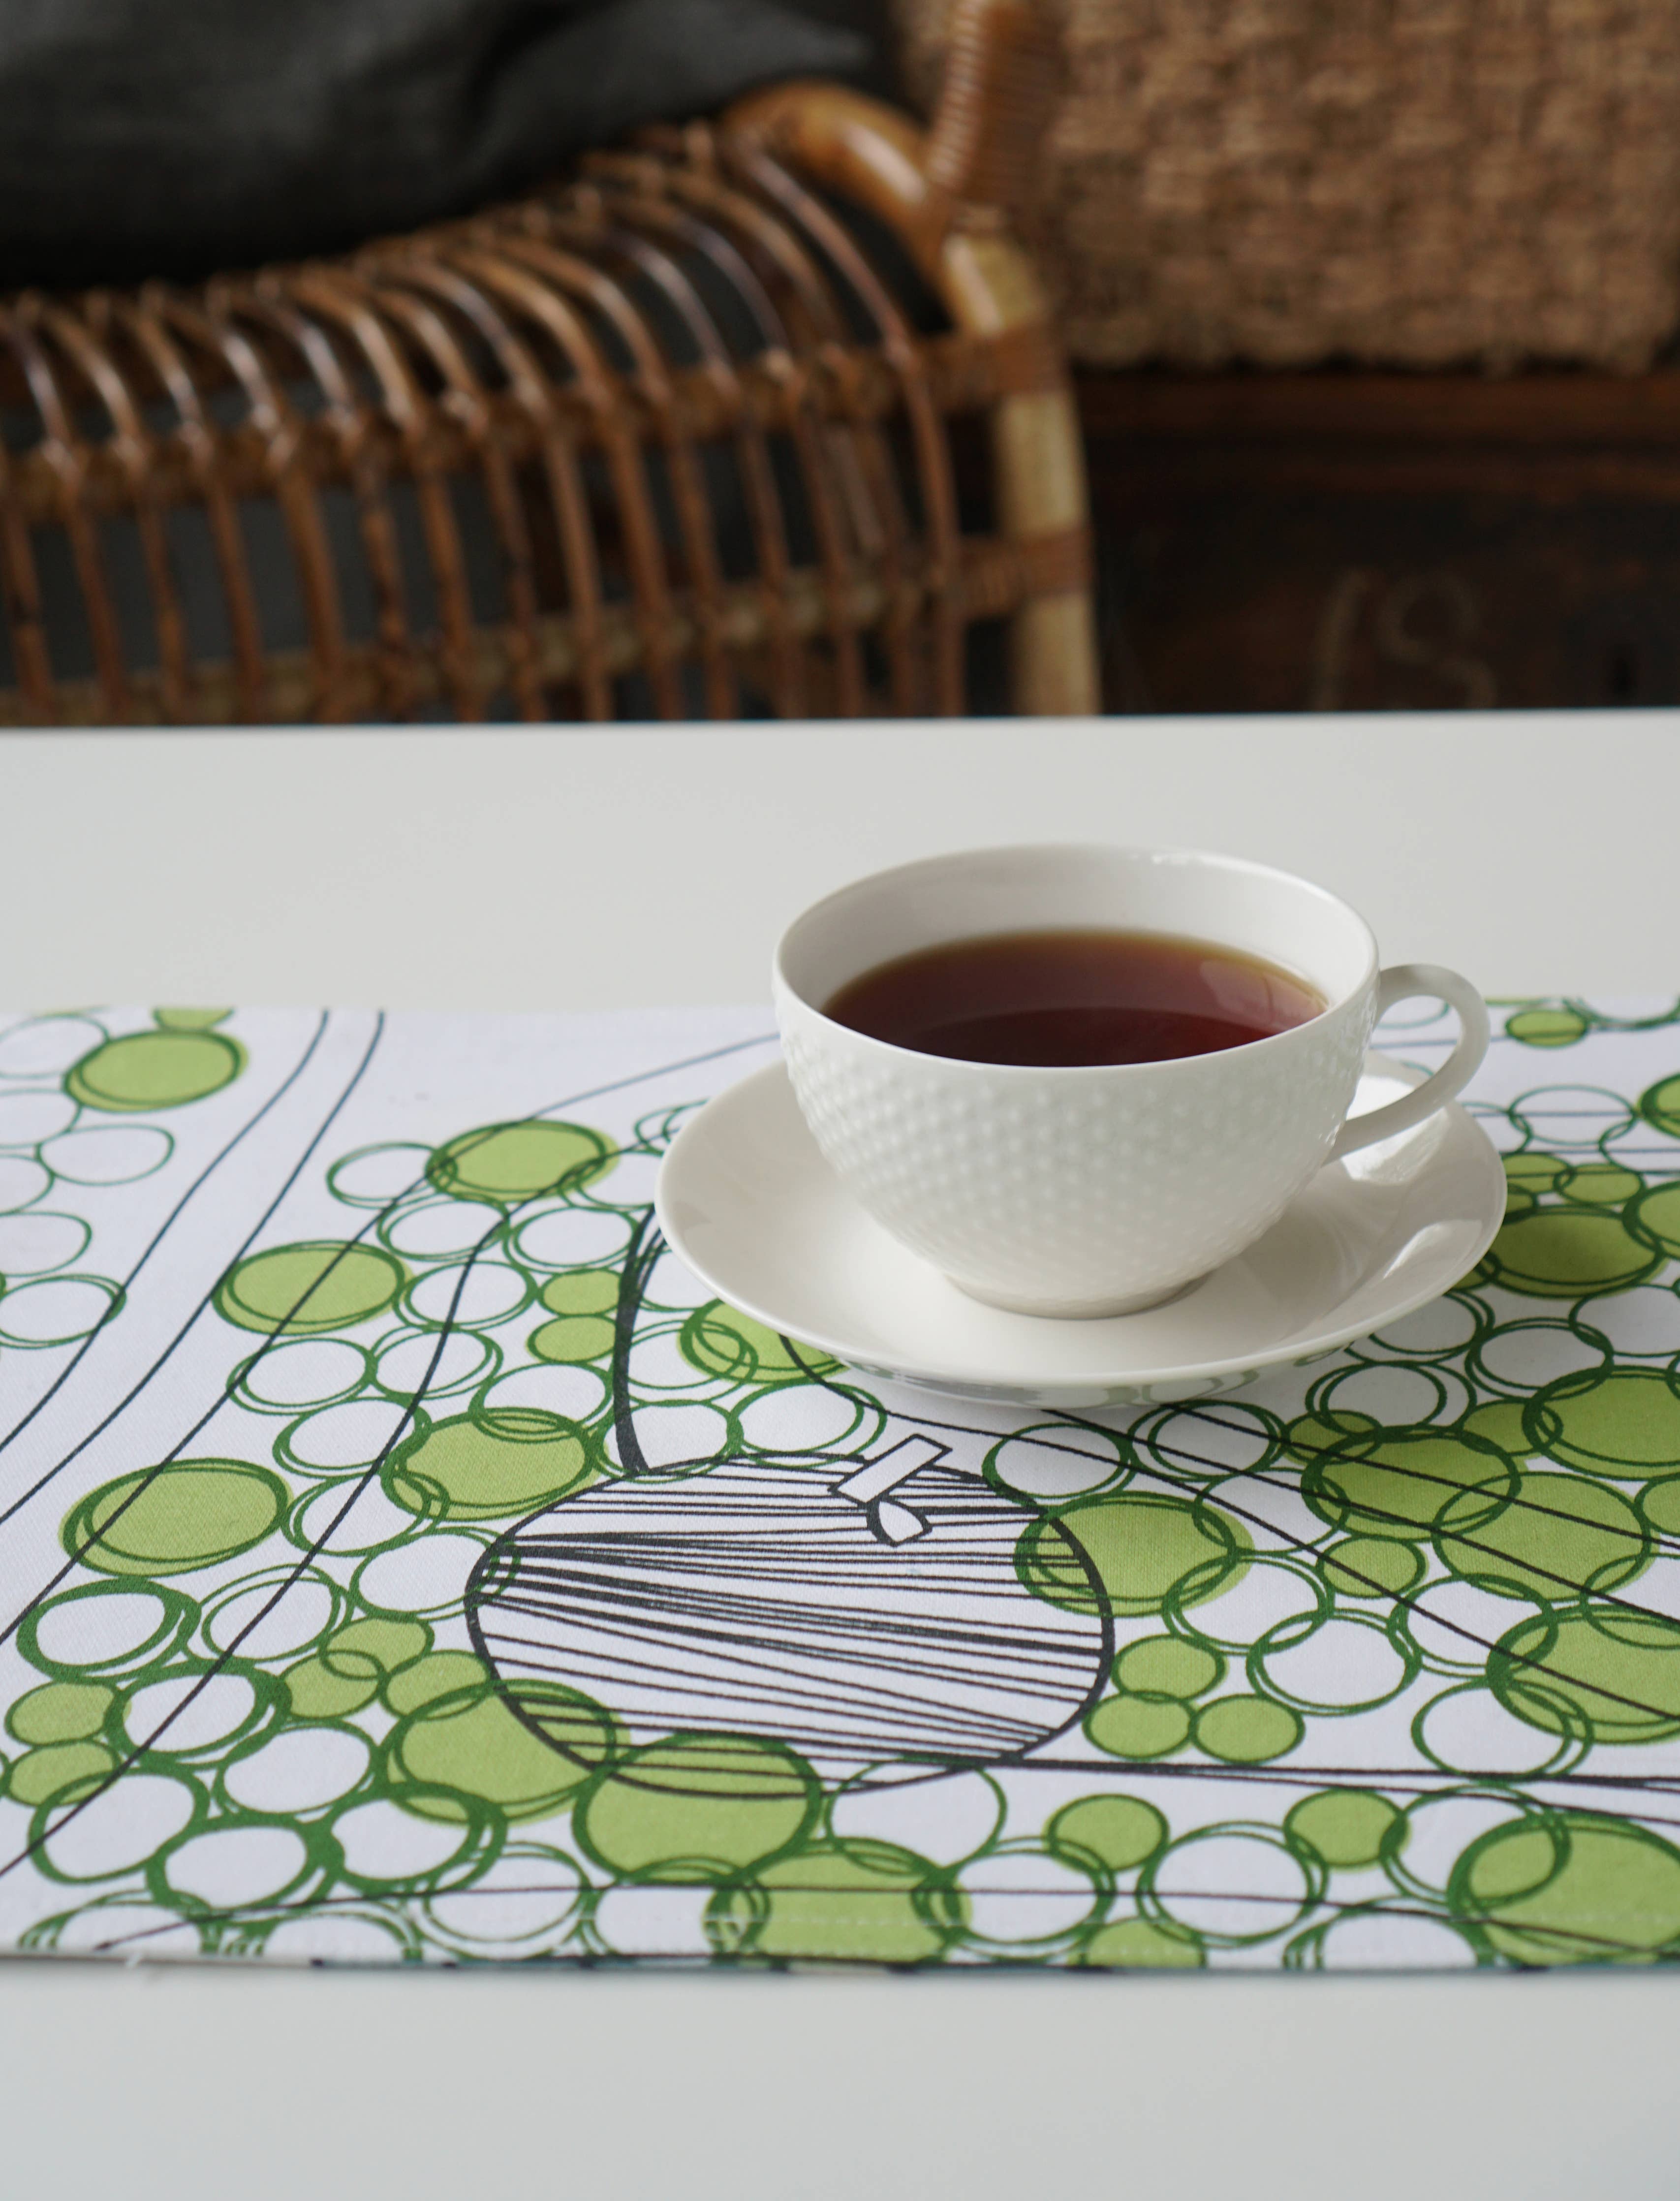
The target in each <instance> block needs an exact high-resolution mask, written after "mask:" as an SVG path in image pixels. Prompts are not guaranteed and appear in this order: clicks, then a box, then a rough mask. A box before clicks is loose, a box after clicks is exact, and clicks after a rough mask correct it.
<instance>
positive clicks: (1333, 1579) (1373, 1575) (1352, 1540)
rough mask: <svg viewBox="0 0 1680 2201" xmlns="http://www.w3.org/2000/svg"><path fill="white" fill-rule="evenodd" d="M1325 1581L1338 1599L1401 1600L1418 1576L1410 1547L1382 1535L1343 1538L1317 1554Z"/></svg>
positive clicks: (1419, 1562)
mask: <svg viewBox="0 0 1680 2201" xmlns="http://www.w3.org/2000/svg"><path fill="white" fill-rule="evenodd" d="M1319 1565H1320V1568H1321V1569H1322V1570H1323V1573H1324V1578H1325V1580H1326V1582H1328V1583H1329V1584H1330V1587H1331V1588H1332V1589H1333V1590H1334V1591H1335V1592H1336V1593H1337V1594H1338V1596H1339V1597H1403V1596H1404V1595H1405V1594H1406V1593H1407V1591H1408V1590H1409V1589H1410V1588H1412V1586H1413V1585H1414V1583H1415V1582H1417V1581H1418V1580H1419V1579H1420V1577H1421V1576H1422V1574H1423V1570H1424V1559H1423V1554H1422V1552H1420V1551H1419V1550H1418V1548H1417V1547H1416V1546H1415V1545H1414V1544H1410V1543H1401V1542H1399V1541H1397V1540H1394V1539H1390V1538H1385V1537H1382V1536H1347V1537H1344V1538H1343V1541H1341V1542H1340V1543H1339V1544H1331V1545H1328V1546H1326V1548H1325V1550H1324V1551H1322V1552H1320V1554H1319Z"/></svg>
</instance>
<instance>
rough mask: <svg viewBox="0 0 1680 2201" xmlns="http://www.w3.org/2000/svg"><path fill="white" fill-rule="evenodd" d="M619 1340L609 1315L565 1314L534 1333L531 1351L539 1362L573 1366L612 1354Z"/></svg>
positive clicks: (543, 1325) (531, 1337) (531, 1336)
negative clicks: (545, 1361)
mask: <svg viewBox="0 0 1680 2201" xmlns="http://www.w3.org/2000/svg"><path fill="white" fill-rule="evenodd" d="M617 1337H618V1330H617V1327H616V1325H615V1324H614V1323H613V1321H612V1317H611V1316H610V1315H604V1314H563V1315H559V1316H557V1317H556V1318H555V1319H554V1320H553V1322H545V1323H544V1324H542V1326H541V1329H534V1330H533V1331H532V1332H531V1335H530V1348H531V1351H532V1352H533V1353H535V1354H536V1357H537V1359H539V1360H547V1361H548V1362H549V1363H550V1364H551V1365H555V1366H559V1367H571V1366H576V1365H578V1364H579V1363H581V1362H582V1361H585V1360H599V1359H601V1358H602V1357H603V1356H604V1355H605V1354H606V1353H611V1352H612V1347H613V1344H614V1342H615V1341H616V1339H617Z"/></svg>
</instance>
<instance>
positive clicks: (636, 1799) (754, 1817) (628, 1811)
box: [575, 1734, 820, 1881]
mask: <svg viewBox="0 0 1680 2201" xmlns="http://www.w3.org/2000/svg"><path fill="white" fill-rule="evenodd" d="M819 1800H820V1793H819V1791H818V1788H817V1781H816V1776H815V1775H813V1774H812V1773H811V1770H810V1769H809V1767H807V1766H806V1765H805V1764H803V1762H802V1761H801V1760H800V1759H799V1758H795V1757H794V1755H793V1752H791V1751H788V1750H784V1749H782V1748H781V1746H780V1745H779V1744H776V1743H771V1742H765V1741H762V1740H758V1739H757V1738H756V1737H753V1736H751V1735H724V1734H718V1735H709V1734H706V1735H701V1734H694V1735H672V1736H670V1738H668V1739H667V1740H664V1741H661V1742H653V1743H648V1744H647V1745H646V1746H644V1747H643V1748H641V1749H640V1750H636V1751H632V1752H629V1754H628V1755H627V1756H626V1757H624V1758H622V1759H621V1760H620V1761H619V1762H618V1764H617V1765H615V1766H614V1767H613V1768H612V1770H611V1771H610V1772H607V1773H606V1774H604V1775H601V1776H600V1778H598V1779H597V1780H596V1781H594V1783H593V1784H592V1785H591V1787H590V1788H589V1790H588V1793H587V1795H586V1796H585V1797H584V1799H583V1800H582V1803H581V1804H580V1805H579V1806H578V1808H577V1812H576V1814H575V1821H576V1824H577V1831H578V1834H579V1838H580V1840H582V1843H583V1845H584V1846H585V1848H586V1849H587V1850H588V1852H589V1854H590V1855H591V1857H593V1858H594V1859H595V1861H596V1863H597V1864H604V1865H606V1866H607V1867H608V1868H609V1869H611V1870H612V1871H614V1872H621V1873H635V1874H639V1875H642V1876H643V1877H645V1878H649V1879H657V1878H660V1877H665V1878H671V1879H676V1880H689V1881H692V1880H705V1879H711V1878H714V1877H718V1876H721V1875H724V1874H727V1873H730V1872H735V1871H740V1870H743V1869H745V1868H746V1867H747V1866H749V1865H755V1864H759V1863H760V1862H761V1861H763V1860H766V1859H768V1858H772V1857H774V1856H776V1854H777V1853H778V1852H781V1851H782V1850H785V1849H787V1848H788V1847H789V1846H790V1845H791V1844H793V1842H795V1841H797V1840H799V1836H800V1835H801V1834H805V1833H806V1832H807V1831H808V1829H809V1828H810V1826H811V1822H812V1820H813V1819H814V1817H815V1816H816V1812H817V1805H818V1802H819Z"/></svg>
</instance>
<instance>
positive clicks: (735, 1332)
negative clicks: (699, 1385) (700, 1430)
mask: <svg viewBox="0 0 1680 2201" xmlns="http://www.w3.org/2000/svg"><path fill="white" fill-rule="evenodd" d="M677 1343H678V1346H679V1347H680V1349H681V1351H682V1357H683V1359H685V1360H686V1361H687V1362H688V1365H689V1366H690V1367H691V1368H695V1369H698V1370H700V1374H701V1375H702V1376H729V1377H731V1378H733V1379H734V1380H735V1382H742V1383H781V1382H787V1381H788V1380H789V1379H790V1378H796V1377H799V1376H805V1374H806V1373H808V1372H811V1373H818V1374H820V1373H823V1372H826V1371H827V1370H829V1369H832V1368H837V1367H838V1366H839V1365H840V1364H839V1362H838V1361H836V1360H834V1359H831V1358H830V1357H829V1355H828V1353H819V1352H817V1349H816V1348H815V1347H813V1346H804V1345H802V1346H799V1347H798V1350H797V1357H796V1353H795V1348H794V1347H793V1345H791V1344H790V1343H789V1342H788V1341H787V1339H786V1338H784V1337H781V1336H779V1335H777V1333H776V1331H775V1330H773V1329H770V1327H769V1325H768V1324H764V1323H762V1322H759V1321H757V1320H756V1319H755V1318H753V1317H752V1315H750V1314H742V1313H741V1312H740V1309H739V1308H737V1307H732V1306H729V1302H728V1301H727V1300H709V1301H708V1302H707V1304H706V1305H705V1306H701V1307H696V1308H695V1310H694V1312H693V1314H691V1315H690V1316H689V1317H688V1320H687V1321H686V1322H685V1323H684V1324H683V1325H682V1334H681V1335H680V1336H679V1338H678V1340H677ZM801 1362H803V1363H804V1365H803V1366H802V1365H800V1364H801Z"/></svg>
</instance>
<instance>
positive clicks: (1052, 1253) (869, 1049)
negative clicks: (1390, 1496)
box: [773, 847, 1488, 1316]
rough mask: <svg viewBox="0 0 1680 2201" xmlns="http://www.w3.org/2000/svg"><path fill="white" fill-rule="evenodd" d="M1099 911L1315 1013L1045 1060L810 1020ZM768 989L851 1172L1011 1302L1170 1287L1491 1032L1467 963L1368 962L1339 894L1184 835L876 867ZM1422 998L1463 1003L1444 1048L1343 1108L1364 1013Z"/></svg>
mask: <svg viewBox="0 0 1680 2201" xmlns="http://www.w3.org/2000/svg"><path fill="white" fill-rule="evenodd" d="M1092 928H1112V929H1115V930H1126V931H1138V932H1159V933H1166V934H1172V935H1177V936H1180V937H1188V938H1191V939H1194V940H1202V941H1209V942H1214V943H1215V944H1216V945H1219V946H1222V947H1228V948H1232V949H1234V950H1236V951H1238V953H1239V954H1245V955H1249V956H1256V957H1259V958H1261V959H1263V960H1265V961H1267V962H1269V963H1272V964H1275V965H1278V966H1281V968H1282V969H1284V970H1285V971H1288V972H1290V973H1291V975H1293V976H1295V977H1299V978H1302V979H1305V980H1306V981H1307V983H1308V984H1309V985H1310V986H1311V987H1312V988H1313V989H1314V991H1315V992H1316V993H1317V994H1318V995H1320V997H1321V998H1322V999H1323V1001H1324V1002H1325V1005H1326V1006H1325V1007H1324V1010H1323V1012H1321V1013H1320V1015H1318V1016H1315V1017H1313V1018H1310V1019H1309V1020H1308V1022H1307V1023H1305V1024H1298V1025H1297V1026H1295V1027H1294V1028H1293V1029H1292V1030H1287V1031H1280V1032H1278V1033H1275V1034H1273V1035H1272V1036H1269V1037H1267V1038H1264V1039H1259V1040H1256V1041H1253V1042H1250V1043H1248V1044H1247V1045H1244V1046H1238V1047H1232V1048H1226V1049H1224V1050H1222V1051H1220V1052H1219V1053H1215V1054H1195V1055H1186V1056H1183V1057H1180V1058H1178V1059H1174V1060H1170V1061H1164V1062H1137V1063H1120V1064H1095V1065H1080V1066H1075V1067H1073V1068H1055V1069H1037V1068H1031V1067H1026V1066H1021V1065H1013V1064H992V1063H981V1062H968V1061H962V1060H952V1059H948V1058H946V1057H944V1056H939V1055H932V1054H916V1053H914V1052H912V1051H911V1050H910V1049H909V1048H904V1047H898V1046H894V1045H893V1044H891V1043H890V1042H887V1041H885V1040H879V1039H875V1038H871V1037H870V1036H868V1035H867V1034H865V1033H863V1032H858V1031H854V1030H851V1029H849V1028H848V1027H847V1026H846V1025H845V1024H837V1023H836V1022H835V1021H834V1018H831V1017H828V1016H827V1015H825V1014H824V1013H823V1010H824V1005H825V1004H826V1003H828V1002H829V1001H832V1000H833V999H834V995H836V994H837V993H838V992H839V990H840V988H841V987H843V986H845V985H846V984H848V983H850V982H851V981H852V979H854V978H858V977H861V976H862V975H863V972H865V971H869V970H872V969H874V968H875V966H877V965H878V964H881V963H886V962H889V961H891V960H893V959H894V958H896V957H899V956H903V955H911V954H916V953H917V952H918V951H920V950H922V949H924V948H934V947H938V946H940V945H941V944H943V943H945V942H951V941H957V940H967V939H972V938H975V937H977V936H981V935H985V934H988V933H1012V932H1025V931H1035V930H1061V929H1070V930H1071V929H1080V930H1085V929H1092ZM773 983H774V987H775V994H776V1016H777V1019H778V1021H779V1023H780V1024H781V1037H782V1045H783V1048H784V1049H785V1052H786V1054H787V1067H788V1071H789V1074H790V1075H791V1077H792V1079H793V1090H794V1093H795V1095H797V1096H798V1099H799V1106H800V1109H801V1110H802V1111H803V1112H804V1115H805V1121H806V1123H807V1124H809V1125H810V1127H811V1132H812V1135H813V1136H814V1137H815V1138H816V1140H817V1144H818V1146H819V1147H821V1148H822V1153H823V1154H824V1155H825V1156H826V1158H827V1159H828V1163H829V1164H830V1165H831V1166H832V1168H833V1169H834V1171H835V1172H836V1173H837V1175H838V1176H839V1177H840V1178H841V1180H842V1182H843V1183H845V1184H846V1188H847V1189H848V1190H849V1191H850V1192H851V1193H852V1194H853V1196H854V1197H855V1198H856V1199H857V1200H858V1201H859V1202H860V1204H861V1205H862V1206H863V1207H864V1208H866V1209H867V1210H868V1211H869V1213H870V1214H871V1215H872V1216H874V1217H875V1220H876V1221H877V1222H878V1223H880V1224H883V1225H884V1226H885V1227H886V1229H887V1230H889V1231H891V1232H892V1234H893V1236H894V1237H895V1238H897V1239H899V1241H901V1242H902V1243H903V1244H904V1245H905V1246H907V1247H910V1251H911V1252H912V1253H918V1254H920V1255H921V1256H922V1258H923V1259H925V1260H928V1261H931V1262H932V1263H933V1264H934V1266H935V1267H937V1268H939V1269H940V1270H942V1271H944V1273H945V1276H946V1277H949V1278H950V1280H951V1282H952V1283H953V1284H956V1285H957V1286H959V1287H960V1288H961V1289H962V1290H963V1291H965V1292H967V1293H969V1294H971V1296H972V1297H974V1298H975V1299H978V1300H987V1301H989V1302H990V1303H991V1304H992V1306H1003V1307H1010V1308H1014V1309H1016V1310H1017V1311H1018V1312H1021V1313H1026V1314H1039V1315H1076V1316H1083V1315H1112V1314H1125V1313H1129V1312H1133V1310H1135V1309H1138V1308H1140V1307H1145V1306H1154V1305H1155V1304H1156V1302H1157V1301H1159V1300H1163V1299H1167V1298H1169V1297H1171V1296H1172V1294H1174V1293H1175V1292H1178V1291H1180V1290H1182V1289H1183V1288H1185V1286H1186V1285H1188V1284H1191V1283H1192V1282H1195V1281H1196V1280H1197V1278H1198V1277H1203V1276H1205V1275H1206V1274H1207V1273H1208V1271H1209V1270H1211V1269H1215V1268H1217V1267H1218V1266H1219V1265H1220V1263H1221V1262H1224V1261H1228V1260H1230V1259H1232V1256H1233V1255H1235V1254H1237V1253H1241V1251H1242V1250H1243V1248H1244V1247H1245V1246H1248V1245H1250V1244H1252V1243H1253V1241H1254V1240H1255V1239H1256V1238H1257V1237H1259V1236H1260V1235H1261V1232H1262V1231H1264V1230H1267V1228H1268V1227H1269V1226H1270V1224H1273V1222H1275V1221H1276V1219H1277V1218H1278V1217H1279V1215H1280V1214H1281V1213H1282V1212H1283V1210H1284V1208H1285V1206H1287V1205H1288V1203H1289V1202H1290V1200H1291V1199H1293V1198H1294V1196H1295V1194H1297V1192H1299V1191H1300V1190H1301V1189H1302V1186H1303V1185H1305V1184H1306V1183H1307V1182H1308V1179H1309V1178H1310V1177H1312V1176H1313V1175H1314V1172H1315V1171H1318V1170H1320V1169H1321V1168H1322V1167H1323V1166H1324V1165H1325V1164H1326V1162H1328V1161H1332V1160H1335V1159H1339V1158H1340V1157H1341V1156H1342V1155H1343V1154H1349V1153H1355V1151H1356V1150H1357V1149H1358V1148H1359V1147H1367V1146H1370V1145H1371V1144H1373V1142H1375V1141H1377V1140H1379V1139H1386V1138H1391V1137H1393V1136H1395V1134H1396V1133H1397V1132H1400V1131H1403V1130H1409V1129H1410V1128H1411V1127H1412V1126H1413V1125H1414V1124H1419V1123H1420V1122H1422V1120H1423V1119H1424V1118H1425V1117H1426V1116H1429V1115H1431V1114H1433V1112H1435V1111H1436V1110H1437V1108H1440V1107H1442V1106H1444V1105H1445V1104H1446V1103H1447V1102H1448V1101H1449V1100H1451V1099H1452V1097H1453V1095H1455V1093H1457V1092H1459V1091H1460V1089H1461V1088H1462V1087H1463V1086H1464V1085H1465V1083H1466V1082H1467V1080H1468V1079H1469V1078H1470V1077H1471V1076H1472V1073H1473V1072H1474V1071H1475V1069H1476V1067H1477V1065H1478V1063H1479V1062H1480V1061H1481V1059H1482V1057H1483V1054H1484V1053H1485V1052H1486V1048H1487V1044H1488V1018H1487V1011H1486V1009H1485V1008H1484V1006H1483V1002H1482V998H1481V995H1479V994H1478V992H1477V991H1476V989H1475V988H1474V987H1473V986H1472V985H1471V984H1470V983H1469V981H1468V980H1467V979H1465V978H1461V977H1460V976H1459V975H1458V973H1457V972H1456V971H1444V970H1440V969H1437V967H1436V966H1434V965H1432V964H1422V963H1408V964H1401V965H1396V966H1393V967H1392V968H1390V969H1388V970H1379V967H1378V963H1377V943H1376V942H1375V941H1374V940H1373V937H1372V935H1371V930H1370V928H1369V926H1367V924H1366V923H1365V921H1364V920H1363V919H1362V918H1361V917H1359V916H1358V915H1357V914H1356V913H1355V912H1354V911H1353V910H1351V909H1349V907H1348V906H1347V904H1346V903H1345V902H1343V901H1338V900H1337V898H1336V896H1335V895H1331V894H1327V893H1326V892H1325V890H1324V889H1322V888H1321V887H1315V886H1312V885H1309V884H1308V882H1307V881H1306V880H1304V879H1298V878H1294V877H1291V876H1290V875H1289V873H1287V872H1277V871H1273V870H1270V869H1269V868H1267V866H1265V865H1263V864H1251V863H1245V862H1243V861H1242V860H1239V859H1238V858H1236V857H1232V856H1215V855H1202V854H1195V853H1192V852H1189V851H1181V852H1174V851H1165V850H1154V849H1147V848H1095V847H1069V848H1060V847H1045V848H988V849H978V850H975V851H973V852H971V853H967V854H961V855H953V856H934V857H931V858H929V859H928V860H926V861H924V862H922V863H916V864H906V865H904V866H902V867H901V868H899V870H896V871H890V872H878V873H877V874H876V875H875V877H872V878H867V879H862V880H859V881H858V883H857V884H855V885H853V886H849V887H844V888H842V889H840V892H839V893H838V894H833V895H828V897H827V899H826V900H825V901H820V902H817V904H816V905H815V906H814V907H812V908H811V909H808V910H807V911H806V912H805V914H804V915H803V916H802V917H800V918H798V919H795V920H794V922H793V924H792V925H790V926H789V928H788V930H787V932H786V933H785V934H784V935H783V936H782V938H781V943H780V945H779V946H778V948H777V949H776V962H775V968H774V974H773ZM1411 995H1434V996H1437V997H1438V998H1439V999H1441V1000H1443V1001H1447V1002H1449V1004H1450V1005H1451V1006H1452V1007H1454V1008H1455V1009H1456V1010H1457V1012H1458V1014H1459V1020H1460V1026H1461V1032H1460V1038H1459V1041H1458V1044H1457V1045H1456V1047H1455V1048H1454V1050H1453V1052H1452V1054H1451V1055H1450V1056H1449V1058H1448V1059H1447V1060H1446V1062H1444V1063H1443V1065H1441V1067H1440V1068H1439V1069H1438V1070H1437V1071H1436V1072H1435V1073H1434V1075H1433V1076H1432V1077H1429V1078H1428V1079H1426V1080H1425V1082H1424V1083H1422V1084H1421V1085H1420V1086H1418V1087H1417V1088H1416V1089H1415V1090H1414V1091H1413V1092H1411V1093H1409V1094H1408V1095H1405V1096H1404V1097H1403V1098H1402V1099H1400V1100H1394V1101H1390V1103H1389V1104H1388V1105H1387V1106H1384V1107H1381V1108H1376V1109H1373V1110H1372V1111H1370V1112H1368V1113H1367V1114H1365V1115H1362V1116H1359V1117H1356V1118H1353V1119H1352V1120H1351V1121H1349V1119H1348V1109H1349V1106H1350V1104H1351V1102H1352V1100H1353V1097H1354V1091H1355V1086H1356V1085H1357V1083H1358V1081H1359V1075H1360V1071H1361V1065H1362V1064H1363V1062H1364V1059H1365V1051H1366V1048H1367V1043H1368V1042H1369V1040H1370V1037H1371V1028H1372V1026H1373V1024H1374V1023H1375V1022H1376V1020H1377V1018H1378V1017H1379V1016H1380V1015H1381V1014H1382V1013H1383V1012H1384V1010H1386V1009H1388V1008H1389V1007H1391V1006H1392V1005H1393V1003H1395V1002H1396V1001H1404V1000H1406V999H1407V998H1408V997H1409V996H1411Z"/></svg>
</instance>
